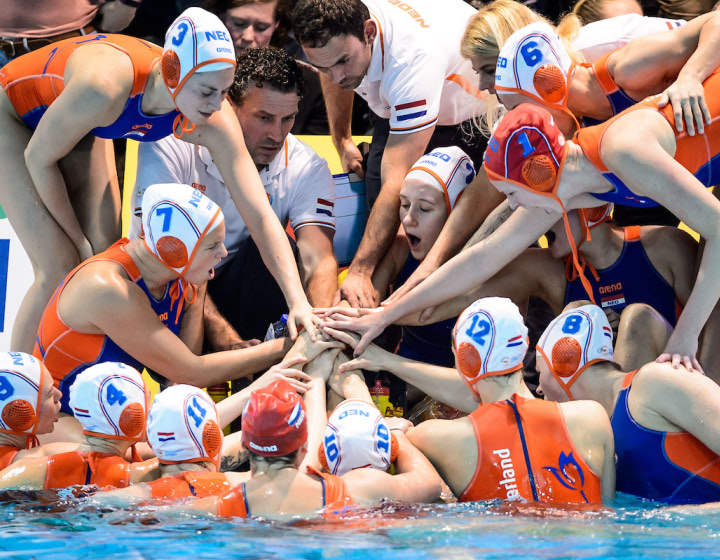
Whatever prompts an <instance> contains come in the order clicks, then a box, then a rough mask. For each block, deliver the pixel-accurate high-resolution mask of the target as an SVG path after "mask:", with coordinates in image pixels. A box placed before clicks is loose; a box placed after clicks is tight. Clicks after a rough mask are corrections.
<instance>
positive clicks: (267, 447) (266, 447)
mask: <svg viewBox="0 0 720 560" xmlns="http://www.w3.org/2000/svg"><path fill="white" fill-rule="evenodd" d="M248 443H249V444H250V447H252V448H253V449H254V450H256V451H264V452H265V453H274V452H276V451H277V450H278V446H277V445H258V444H257V443H254V442H252V441H249V442H248Z"/></svg>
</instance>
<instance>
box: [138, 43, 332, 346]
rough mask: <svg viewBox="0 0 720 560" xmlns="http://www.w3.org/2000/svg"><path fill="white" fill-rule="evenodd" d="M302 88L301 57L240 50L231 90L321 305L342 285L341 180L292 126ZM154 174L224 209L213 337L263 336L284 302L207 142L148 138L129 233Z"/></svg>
mask: <svg viewBox="0 0 720 560" xmlns="http://www.w3.org/2000/svg"><path fill="white" fill-rule="evenodd" d="M303 93H304V83H303V79H302V71H301V70H300V68H299V67H298V65H297V63H296V62H295V60H294V59H293V58H292V57H291V56H290V55H288V54H287V53H286V52H285V51H283V50H281V49H277V48H273V47H262V48H254V49H246V50H244V51H242V52H241V53H240V54H239V56H238V59H237V70H236V72H235V81H234V83H233V85H232V87H231V89H230V92H229V94H228V99H229V101H230V103H231V105H232V107H233V109H234V110H235V114H236V115H237V118H238V121H239V122H240V125H241V126H242V130H243V134H244V135H245V143H246V144H247V147H248V151H249V152H250V155H251V156H252V158H253V161H254V162H255V165H256V166H257V168H258V172H259V173H260V179H261V180H262V182H263V185H264V186H265V190H266V193H267V196H268V199H269V200H270V205H271V206H272V208H273V210H274V211H275V214H277V216H278V219H279V220H280V222H281V223H282V224H283V226H287V225H288V224H289V225H290V227H291V228H292V229H293V231H294V233H295V238H296V243H297V252H296V253H297V255H296V256H297V259H298V269H299V271H300V275H301V278H302V280H303V285H304V287H305V292H306V294H307V296H308V300H309V301H310V303H311V304H312V305H314V306H317V307H324V306H327V305H329V304H330V303H331V302H332V298H333V295H334V293H335V287H336V286H337V283H336V282H337V280H336V278H337V262H336V260H335V256H334V254H333V247H332V242H333V236H334V234H335V215H334V211H333V209H334V205H335V184H334V182H333V178H332V175H331V174H330V170H329V169H328V166H327V162H326V161H325V160H324V159H322V158H321V157H319V156H318V155H317V154H316V153H315V152H314V151H313V150H312V149H311V148H310V147H308V146H307V145H305V144H303V143H302V142H300V141H299V140H298V139H297V138H295V137H294V136H293V135H292V134H289V132H290V129H291V128H292V125H293V122H294V120H295V115H296V114H297V111H298V102H299V101H300V99H301V97H302V95H303ZM155 183H184V184H188V185H192V186H194V187H195V188H197V189H199V190H201V191H202V192H203V193H204V194H205V195H206V196H208V197H209V198H210V199H212V200H213V201H214V202H216V203H217V204H218V205H219V206H220V207H221V208H222V210H223V213H224V214H225V225H226V237H225V245H226V247H227V249H228V256H227V257H226V258H225V259H224V260H223V262H221V263H220V265H219V266H218V267H217V268H216V274H215V278H213V279H212V280H211V281H210V282H209V283H208V294H209V295H210V298H211V300H212V301H211V302H208V301H207V299H206V305H205V330H206V337H207V339H208V341H209V342H210V344H211V345H212V347H213V348H214V349H215V350H224V349H228V348H232V347H242V346H244V345H247V344H251V343H252V342H254V340H253V339H262V338H263V337H264V334H265V330H266V329H267V327H268V324H270V323H272V322H274V321H277V320H278V319H280V316H281V314H282V313H286V312H287V306H286V304H285V300H284V297H283V294H282V292H281V291H280V288H279V287H278V286H277V283H276V282H275V281H274V279H273V278H272V275H270V273H269V272H268V271H267V269H266V267H265V266H264V264H263V262H262V258H261V256H260V253H259V251H258V250H257V247H256V246H255V243H254V242H253V240H252V238H251V237H250V235H249V232H248V230H247V227H246V226H245V223H244V221H243V219H242V217H241V216H240V214H239V212H238V211H237V208H236V207H235V203H234V202H233V200H232V198H231V197H230V193H229V192H228V190H227V188H226V187H225V184H224V183H223V181H222V177H221V175H220V173H219V171H218V169H217V167H216V166H215V164H214V163H213V161H212V158H211V157H210V154H209V153H208V151H207V150H206V149H205V148H203V147H198V146H194V145H192V144H189V143H186V142H183V141H182V140H179V139H177V138H175V137H174V136H169V137H167V138H164V139H162V140H161V141H159V142H152V143H145V144H143V145H141V147H140V149H139V153H138V173H137V180H136V186H135V191H134V193H135V216H134V217H133V222H132V225H131V230H130V237H137V236H138V235H139V233H140V220H139V212H140V208H141V201H142V195H143V193H144V191H145V189H146V188H147V187H148V186H150V185H152V184H155ZM213 303H214V305H213ZM215 306H217V309H215ZM218 310H219V311H220V315H221V316H220V315H218V313H217V311H218ZM223 317H224V318H225V319H227V321H225V320H224V319H223ZM228 322H229V324H228ZM238 334H239V336H238Z"/></svg>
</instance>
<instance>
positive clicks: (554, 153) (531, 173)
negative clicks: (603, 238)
mask: <svg viewBox="0 0 720 560" xmlns="http://www.w3.org/2000/svg"><path fill="white" fill-rule="evenodd" d="M567 154H568V147H567V142H566V141H565V137H564V136H563V134H562V132H560V129H559V128H558V127H557V126H556V125H555V121H554V119H553V117H552V115H551V114H550V113H549V112H548V111H547V110H546V109H543V108H542V107H537V106H536V105H531V104H530V103H522V104H521V105H518V106H517V107H516V108H515V109H513V110H512V111H510V112H509V113H507V114H506V115H505V116H504V117H503V118H502V119H501V120H500V122H499V123H498V125H497V127H496V128H495V131H494V132H493V135H492V137H491V138H490V141H489V142H488V147H487V149H486V150H485V156H484V158H483V160H484V161H483V166H484V167H485V171H486V172H487V175H488V178H489V179H490V180H491V181H498V182H507V183H512V184H513V185H517V186H519V187H521V188H522V189H524V190H526V191H530V192H531V193H533V194H537V195H540V196H544V197H547V198H551V199H553V200H554V201H555V202H557V203H558V205H559V206H560V209H561V211H562V217H563V222H564V224H565V233H566V234H567V236H568V241H569V243H570V249H571V250H572V256H573V263H574V265H575V268H576V270H577V271H578V274H579V275H580V281H581V282H582V285H583V287H584V288H585V291H586V292H587V294H588V298H589V299H590V300H591V301H592V302H593V303H594V302H595V299H594V296H593V291H592V286H591V285H590V282H589V281H588V279H587V278H586V277H585V274H584V267H583V266H582V265H581V264H580V261H579V259H578V250H577V244H576V242H575V239H574V237H573V235H572V231H571V229H570V222H569V221H568V216H567V210H565V205H564V204H563V203H562V201H561V200H560V198H559V197H558V195H557V190H558V186H559V184H560V177H561V175H562V170H563V167H564V166H565V160H566V158H567Z"/></svg>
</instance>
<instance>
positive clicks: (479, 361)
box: [453, 297, 528, 396]
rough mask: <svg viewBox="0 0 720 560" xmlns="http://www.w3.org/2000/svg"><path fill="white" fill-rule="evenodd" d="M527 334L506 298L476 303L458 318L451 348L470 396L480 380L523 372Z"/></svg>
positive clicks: (490, 298)
mask: <svg viewBox="0 0 720 560" xmlns="http://www.w3.org/2000/svg"><path fill="white" fill-rule="evenodd" d="M527 332H528V330H527V327H526V326H525V323H524V322H523V318H522V315H520V311H519V310H518V308H517V306H516V305H515V304H514V303H513V302H512V301H510V300H509V299H507V298H499V297H487V298H482V299H479V300H477V301H476V302H474V303H473V304H472V305H470V306H469V307H468V308H467V309H465V311H463V312H462V313H461V314H460V316H459V317H458V320H457V323H456V324H455V328H454V329H453V348H454V350H455V358H456V361H457V369H458V371H459V373H460V376H461V377H462V378H463V380H464V381H465V383H467V384H468V387H470V390H471V391H472V392H473V393H475V394H476V395H478V393H477V391H476V390H475V387H474V385H475V383H476V382H477V381H479V380H480V379H484V378H485V377H490V376H494V375H506V374H508V373H512V372H514V371H517V370H519V369H522V367H523V358H524V357H525V353H526V352H527V349H528V336H527ZM478 396H479V395H478Z"/></svg>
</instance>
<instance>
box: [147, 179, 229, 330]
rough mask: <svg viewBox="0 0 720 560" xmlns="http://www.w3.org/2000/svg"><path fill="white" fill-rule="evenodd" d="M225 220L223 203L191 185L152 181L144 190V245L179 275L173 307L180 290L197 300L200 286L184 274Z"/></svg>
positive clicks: (178, 298) (177, 314) (174, 287)
mask: <svg viewBox="0 0 720 560" xmlns="http://www.w3.org/2000/svg"><path fill="white" fill-rule="evenodd" d="M223 220H224V216H223V213H222V210H221V209H220V207H219V206H218V205H217V204H215V203H214V202H213V201H212V200H210V199H209V198H208V197H206V196H205V195H204V194H202V193H201V192H200V191H198V190H196V189H193V188H192V187H189V186H188V185H182V184H179V183H164V184H158V185H151V186H149V187H148V188H147V190H146V191H145V193H144V194H143V199H142V226H143V232H144V234H145V246H146V247H147V248H148V250H149V251H150V252H151V253H152V254H153V255H155V257H156V258H157V259H158V260H159V261H160V262H161V263H162V264H163V265H164V266H165V267H167V268H169V269H170V270H172V271H173V272H175V274H177V275H178V277H179V278H178V280H176V281H175V282H174V283H173V285H172V286H171V288H170V297H171V298H172V305H171V307H170V308H171V310H172V306H173V305H174V304H175V302H176V301H178V300H180V296H181V294H184V296H185V301H187V302H188V303H193V302H194V301H195V298H196V297H197V289H196V288H195V286H193V285H192V284H190V283H188V282H187V281H186V280H185V274H186V273H187V271H188V270H189V269H190V266H191V265H192V262H193V258H194V257H195V254H196V253H197V250H198V248H199V247H200V244H201V243H202V241H203V239H205V237H206V236H207V234H208V233H210V232H211V231H212V230H214V229H215V228H216V227H217V226H218V225H220V223H222V221H223ZM181 309H182V304H178V307H177V310H176V322H177V321H178V320H179V317H180V310H181Z"/></svg>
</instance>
